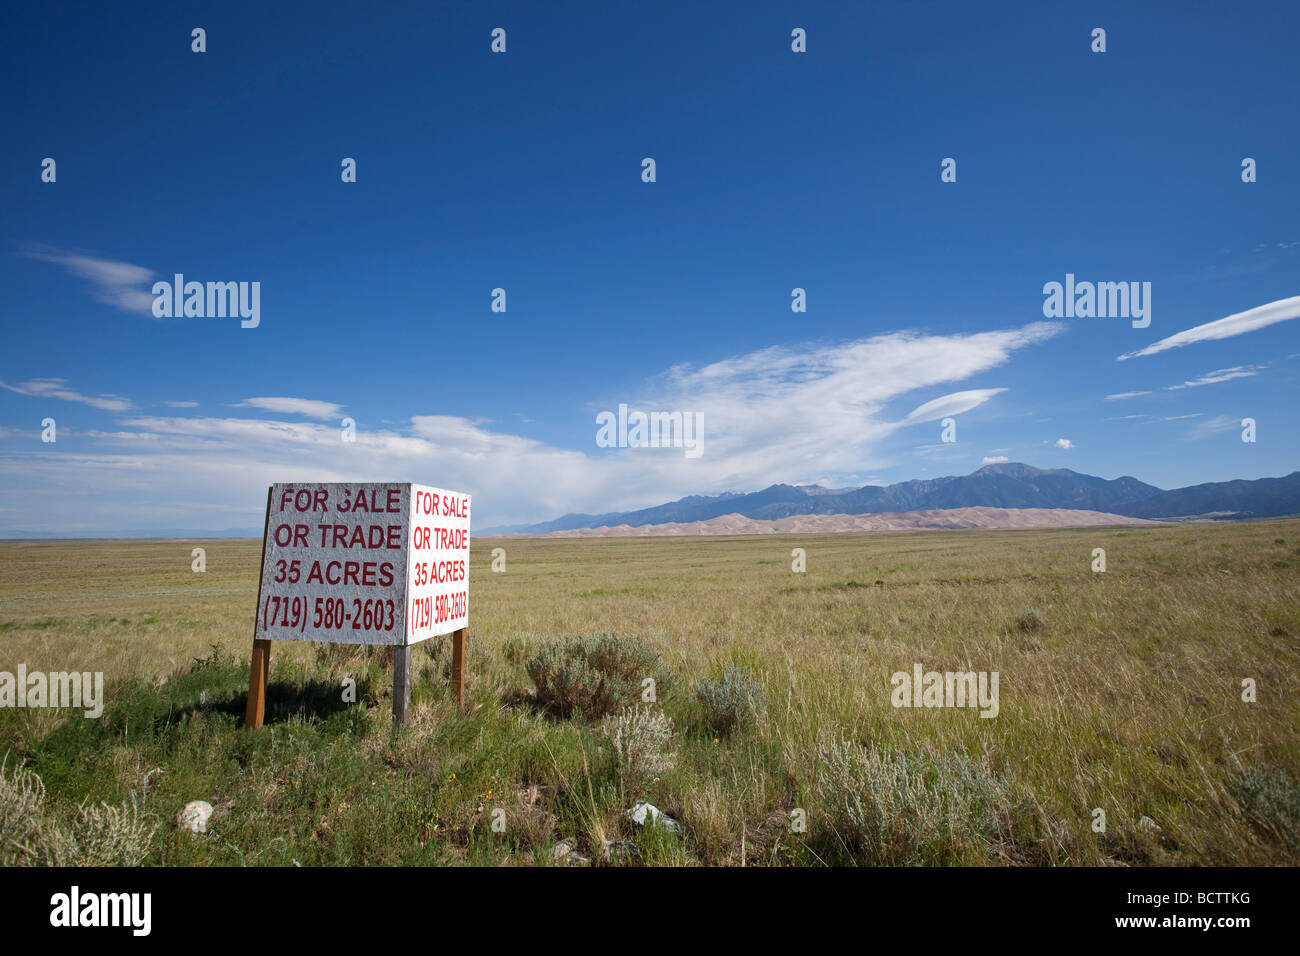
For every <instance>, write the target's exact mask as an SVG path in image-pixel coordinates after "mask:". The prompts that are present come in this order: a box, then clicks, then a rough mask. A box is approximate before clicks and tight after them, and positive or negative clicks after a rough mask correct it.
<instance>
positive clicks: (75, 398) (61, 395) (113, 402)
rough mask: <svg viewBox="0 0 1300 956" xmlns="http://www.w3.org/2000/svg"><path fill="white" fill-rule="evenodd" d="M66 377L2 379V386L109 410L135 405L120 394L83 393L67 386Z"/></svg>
mask: <svg viewBox="0 0 1300 956" xmlns="http://www.w3.org/2000/svg"><path fill="white" fill-rule="evenodd" d="M67 381H68V380H67V379H65V378H33V379H29V380H28V381H26V382H22V383H20V384H18V385H10V384H9V383H8V382H3V381H0V388H7V389H9V391H11V392H17V393H18V394H19V395H31V396H33V397H34V398H57V399H60V400H62V401H65V402H80V403H81V404H83V405H89V406H91V407H92V408H102V409H103V410H104V411H108V412H125V411H129V410H130V409H131V408H133V407H134V406H133V405H132V404H131V402H130V400H129V399H125V398H122V397H121V396H120V395H82V394H81V393H80V392H76V391H73V390H72V389H70V388H67V387H66V385H67Z"/></svg>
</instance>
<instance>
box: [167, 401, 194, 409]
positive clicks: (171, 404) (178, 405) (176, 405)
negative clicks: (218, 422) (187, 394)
mask: <svg viewBox="0 0 1300 956" xmlns="http://www.w3.org/2000/svg"><path fill="white" fill-rule="evenodd" d="M163 404H164V405H167V406H169V407H171V408H198V407H199V403H198V402H163Z"/></svg>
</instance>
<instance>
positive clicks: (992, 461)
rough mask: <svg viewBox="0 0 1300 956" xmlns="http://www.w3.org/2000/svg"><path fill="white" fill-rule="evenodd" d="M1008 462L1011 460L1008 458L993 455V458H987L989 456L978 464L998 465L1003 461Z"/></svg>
mask: <svg viewBox="0 0 1300 956" xmlns="http://www.w3.org/2000/svg"><path fill="white" fill-rule="evenodd" d="M1010 460H1011V459H1010V458H1008V457H1007V456H1006V455H993V456H991V457H989V456H985V458H984V460H983V461H981V462H980V464H981V465H1000V464H1002V463H1003V462H1004V461H1010Z"/></svg>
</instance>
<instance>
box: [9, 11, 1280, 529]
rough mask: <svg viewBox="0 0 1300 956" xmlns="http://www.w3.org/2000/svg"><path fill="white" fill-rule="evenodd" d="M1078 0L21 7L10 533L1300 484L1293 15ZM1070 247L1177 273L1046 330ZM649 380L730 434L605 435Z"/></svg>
mask: <svg viewBox="0 0 1300 956" xmlns="http://www.w3.org/2000/svg"><path fill="white" fill-rule="evenodd" d="M1056 6H1058V5H1054V4H1041V3H990V4H978V5H976V4H960V5H958V4H921V3H872V4H869V5H867V4H851V5H850V4H802V3H801V4H791V3H751V4H744V5H736V7H735V9H732V10H730V11H723V10H719V9H709V8H702V5H698V4H685V3H683V4H664V3H656V4H650V5H645V4H611V3H590V4H564V5H557V4H536V3H528V4H522V3H521V4H508V3H458V4H415V3H410V4H392V5H383V6H382V7H380V8H379V9H375V8H372V7H368V6H354V5H346V6H345V5H332V4H327V3H326V4H323V3H312V4H275V5H265V4H242V3H224V4H220V5H215V4H213V5H208V4H190V3H168V4H130V5H126V6H124V7H103V6H92V5H80V4H78V5H73V4H57V3H56V4H49V5H42V6H40V7H31V6H30V5H27V6H14V5H10V6H9V7H7V8H6V9H5V11H4V12H3V14H0V64H3V65H2V66H0V73H3V75H4V77H5V80H6V82H5V84H4V89H5V90H6V94H5V96H4V99H3V104H4V105H3V121H4V129H5V132H6V136H5V148H4V149H3V150H0V205H2V208H3V210H4V214H3V216H2V217H0V285H2V286H3V290H4V294H3V296H0V322H3V328H4V333H5V334H4V343H5V346H4V349H3V352H0V384H2V385H3V386H4V387H3V388H0V534H3V533H10V534H13V533H18V532H22V531H41V532H57V533H64V534H78V533H98V534H103V533H124V532H133V533H138V532H146V531H151V530H153V531H158V530H166V529H177V528H183V529H211V530H217V529H225V528H236V527H256V526H259V525H260V511H261V509H262V506H263V502H264V488H265V486H266V485H267V484H268V483H270V482H272V481H292V480H353V479H356V480H413V481H419V482H423V483H427V484H433V485H438V486H442V487H447V488H454V489H457V490H462V491H469V492H470V493H472V494H474V496H475V508H476V514H475V524H476V526H477V527H485V526H489V525H499V524H507V523H516V522H527V521H538V520H544V519H547V518H551V517H554V516H556V515H559V514H561V513H564V512H567V511H594V512H600V511H608V510H615V509H622V508H632V507H639V506H645V505H650V504H656V503H659V502H661V501H665V500H669V499H672V498H676V497H679V496H681V495H684V494H691V493H715V492H719V491H723V490H754V489H757V488H761V487H764V486H766V485H768V484H771V483H772V482H776V481H787V482H791V483H801V482H821V483H824V484H832V485H837V486H844V485H861V484H865V483H869V482H873V483H880V482H893V481H899V480H905V479H908V478H914V477H933V476H937V475H942V474H964V473H968V472H970V471H973V470H975V469H976V468H978V467H980V466H981V464H982V463H983V462H985V461H986V460H996V459H999V458H1007V459H1009V460H1012V461H1025V462H1028V463H1029V464H1032V465H1036V466H1039V467H1068V468H1072V469H1074V470H1076V471H1081V472H1086V473H1091V474H1098V475H1103V476H1105V477H1117V476H1119V475H1123V474H1130V475H1134V476H1136V477H1138V478H1141V479H1142V480H1144V481H1148V482H1151V483H1153V484H1156V485H1160V486H1162V487H1175V486H1180V485H1186V484H1193V483H1198V482H1202V481H1218V480H1227V479H1231V478H1257V477H1263V476H1268V475H1281V474H1286V473H1289V472H1291V471H1294V470H1296V468H1297V467H1300V463H1298V462H1297V455H1296V454H1295V452H1296V449H1297V447H1300V423H1297V421H1296V416H1295V411H1294V410H1295V397H1296V395H1297V386H1298V385H1300V322H1297V321H1294V320H1293V319H1292V318H1290V317H1291V316H1294V315H1296V314H1300V306H1297V304H1296V303H1294V302H1293V303H1289V304H1288V303H1287V302H1286V301H1285V300H1290V299H1292V298H1293V297H1295V296H1297V295H1300V122H1297V120H1298V118H1300V117H1298V116H1297V111H1298V107H1300V100H1298V99H1297V97H1296V72H1295V64H1294V59H1295V55H1294V52H1295V51H1294V42H1293V39H1292V38H1293V37H1294V36H1295V35H1296V30H1297V28H1300V7H1297V6H1296V5H1295V4H1294V3H1280V2H1279V3H1263V4H1252V5H1249V6H1244V7H1227V6H1224V5H1222V4H1199V3H1186V2H1180V3H1151V4H1132V3H1089V4H1069V5H1060V6H1061V7H1062V8H1063V9H1047V8H1048V7H1052V8H1055V7H1056ZM194 27H202V28H204V29H205V30H206V41H207V50H206V52H204V53H194V52H192V51H191V30H192V29H193V28H194ZM497 27H500V28H503V29H504V30H505V31H506V38H507V40H506V52H505V53H503V54H495V53H493V52H492V51H491V49H490V44H491V31H492V30H493V29H494V28H497ZM796 27H799V28H803V29H804V30H806V32H807V52H806V53H794V52H792V50H791V31H792V30H793V29H794V28H796ZM1095 27H1101V28H1104V29H1105V30H1106V45H1107V50H1106V52H1105V53H1093V52H1092V51H1091V48H1090V47H1091V44H1092V39H1091V31H1092V30H1093V28H1095ZM46 157H50V158H53V159H54V160H55V161H56V164H57V165H56V181H55V182H53V183H48V182H42V160H43V159H44V158H46ZM344 157H352V158H355V160H356V162H357V181H356V182H355V183H344V182H342V181H341V178H340V163H341V161H342V160H343V158H344ZM645 157H652V158H653V159H654V160H655V163H656V181H655V182H653V183H646V182H643V181H642V178H641V172H642V160H643V158H645ZM946 157H952V158H954V159H955V160H956V162H957V181H956V182H955V183H944V182H941V181H940V163H941V161H942V160H943V159H944V158H946ZM1245 157H1251V158H1253V159H1255V160H1256V163H1257V177H1258V181H1256V182H1253V183H1243V182H1242V180H1241V163H1242V160H1243V158H1245ZM178 272H179V273H183V274H184V275H185V276H186V279H187V280H198V281H223V282H224V281H247V282H253V281H256V282H259V283H260V284H261V285H260V289H261V302H260V323H259V324H258V326H257V327H256V328H248V329H245V328H241V327H240V323H239V321H238V320H237V319H229V318H198V317H190V318H156V317H155V316H154V315H153V313H152V310H151V303H152V299H153V296H152V294H151V288H152V283H153V282H155V281H157V280H170V279H171V277H172V275H173V274H174V273H178ZM1067 273H1071V274H1074V275H1075V276H1076V277H1077V278H1078V280H1080V281H1084V280H1088V281H1095V282H1099V281H1107V282H1120V281H1123V282H1130V281H1135V282H1150V283H1151V289H1152V292H1151V323H1150V326H1149V327H1148V328H1144V329H1139V328H1133V327H1132V326H1131V323H1130V321H1129V320H1128V319H1126V318H1063V319H1060V320H1056V321H1049V320H1047V319H1045V318H1044V315H1043V302H1044V294H1043V286H1044V284H1045V283H1048V282H1051V281H1058V282H1063V281H1064V280H1065V276H1066V274H1067ZM796 287H798V288H803V289H805V290H806V295H807V311H806V312H804V313H794V312H792V311H791V307H790V304H791V290H792V289H794V288H796ZM495 288H503V289H505V290H506V302H507V310H506V312H504V313H494V312H492V311H491V308H490V305H491V294H492V290H493V289H495ZM1279 302H1280V303H1282V304H1281V305H1277V306H1270V304H1271V303H1279ZM1262 307H1269V308H1267V309H1265V310H1264V311H1263V312H1254V311H1252V310H1257V309H1261V308H1262ZM1240 313H1247V315H1246V317H1245V318H1244V319H1241V320H1234V321H1233V322H1230V323H1228V324H1227V326H1226V328H1225V327H1224V326H1218V327H1215V328H1216V329H1219V330H1221V331H1222V332H1224V333H1231V334H1225V335H1224V336H1223V337H1220V338H1209V337H1207V335H1206V333H1205V332H1203V331H1202V332H1190V333H1189V331H1188V330H1193V329H1197V328H1198V327H1200V326H1203V325H1206V324H1208V323H1212V322H1216V321H1218V320H1222V319H1224V318H1225V317H1228V316H1233V315H1238V314H1240ZM1252 318H1258V319H1259V320H1258V321H1252ZM1211 331H1213V330H1211ZM1180 333H1187V334H1185V335H1184V337H1183V338H1184V339H1185V340H1187V344H1183V345H1178V346H1177V347H1165V346H1164V345H1159V344H1158V343H1162V342H1164V340H1166V339H1168V338H1169V337H1170V336H1174V335H1177V334H1180ZM1176 341H1181V340H1176ZM1143 350H1147V351H1148V352H1149V354H1141V355H1135V356H1133V357H1130V358H1126V359H1123V360H1120V356H1123V355H1131V354H1132V353H1136V352H1141V351H1143ZM1186 383H1198V384H1195V385H1191V386H1187V385H1186ZM1199 383H1204V384H1199ZM1174 386H1185V387H1174ZM1135 392H1143V393H1146V394H1140V395H1132V396H1131V397H1124V398H1114V397H1110V398H1108V396H1116V395H1127V394H1128V393H1135ZM949 396H956V397H955V398H949ZM620 403H623V404H627V405H629V406H631V407H632V408H634V409H644V410H647V411H649V410H679V411H684V412H698V413H701V414H702V415H703V422H704V426H703V434H704V451H703V454H701V455H700V456H699V457H697V458H694V459H688V458H686V456H684V455H683V453H682V451H681V450H680V449H673V448H655V449H649V448H601V447H597V444H596V441H595V437H596V424H595V417H596V415H597V413H598V412H600V411H603V410H616V409H617V408H618V405H619V404H620ZM922 407H924V409H925V411H923V412H921V413H917V412H916V410H917V409H918V408H922ZM946 416H951V417H954V418H955V419H956V421H957V434H956V437H957V441H956V442H953V443H944V442H941V441H940V431H941V426H940V419H941V418H943V417H946ZM47 417H48V418H53V419H54V420H55V422H56V424H57V441H55V442H54V443H48V442H42V440H41V434H42V425H41V422H42V420H43V419H45V418H47ZM344 417H351V418H352V419H354V420H355V422H356V441H355V442H351V443H347V442H343V441H342V440H341V438H340V420H341V419H342V418H344ZM1244 417H1251V418H1254V419H1255V420H1256V422H1257V441H1256V442H1255V443H1253V444H1252V443H1245V442H1242V441H1241V437H1240V436H1241V428H1240V422H1241V419H1242V418H1244ZM1067 445H1068V446H1069V447H1066V446H1067Z"/></svg>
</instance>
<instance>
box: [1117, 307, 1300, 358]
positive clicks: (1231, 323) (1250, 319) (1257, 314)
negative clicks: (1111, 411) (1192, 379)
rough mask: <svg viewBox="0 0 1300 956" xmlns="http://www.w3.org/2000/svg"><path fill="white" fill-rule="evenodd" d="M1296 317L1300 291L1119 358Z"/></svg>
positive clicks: (1299, 309) (1299, 310)
mask: <svg viewBox="0 0 1300 956" xmlns="http://www.w3.org/2000/svg"><path fill="white" fill-rule="evenodd" d="M1294 318H1300V295H1294V296H1291V298H1289V299H1278V300H1277V301H1276V302H1269V303H1267V304H1266V305H1261V306H1257V307H1255V308H1253V309H1247V310H1246V311H1245V312H1237V313H1234V314H1233V315H1229V316H1226V317H1224V318H1222V319H1216V320H1215V321H1213V322H1207V323H1205V324H1204V325H1198V326H1196V327H1195V328H1190V329H1184V330H1183V331H1182V332H1178V333H1176V334H1174V335H1171V336H1169V337H1168V338H1163V339H1161V340H1160V341H1158V342H1154V343H1152V344H1151V345H1148V346H1147V347H1146V348H1144V349H1139V350H1138V351H1136V352H1128V353H1126V354H1124V355H1121V356H1119V360H1120V361H1121V362H1122V361H1124V360H1125V359H1131V358H1137V357H1139V356H1143V355H1155V354H1156V353H1157V352H1164V351H1167V350H1169V349H1177V348H1182V347H1183V346H1185V345H1194V344H1196V343H1197V342H1210V341H1213V340H1215V339H1228V338H1232V337H1233V336H1234V335H1244V334H1245V333H1247V332H1255V331H1257V330H1259V329H1263V328H1267V327H1268V326H1270V325H1275V324H1277V323H1278V322H1286V321H1288V320H1290V319H1294Z"/></svg>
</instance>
